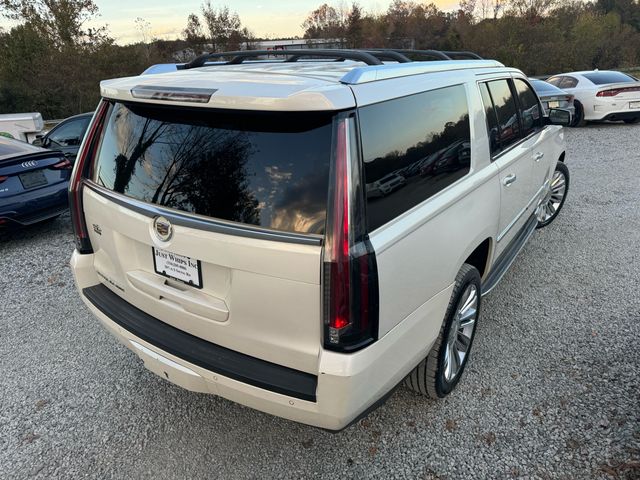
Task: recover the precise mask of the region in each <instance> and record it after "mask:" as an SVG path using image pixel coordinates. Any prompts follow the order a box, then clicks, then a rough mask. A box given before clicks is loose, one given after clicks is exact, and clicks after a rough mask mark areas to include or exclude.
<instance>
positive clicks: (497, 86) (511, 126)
mask: <svg viewBox="0 0 640 480" xmlns="http://www.w3.org/2000/svg"><path fill="white" fill-rule="evenodd" d="M487 85H488V87H489V92H490V93H491V98H492V99H493V105H494V106H495V110H496V115H497V117H498V128H499V140H500V147H501V148H502V150H504V149H505V148H507V147H509V146H510V145H512V144H514V143H516V142H517V141H518V140H519V139H520V122H519V121H518V110H517V108H516V102H515V99H514V98H513V95H512V94H511V89H510V88H509V82H508V81H507V80H494V81H492V82H488V83H487Z"/></svg>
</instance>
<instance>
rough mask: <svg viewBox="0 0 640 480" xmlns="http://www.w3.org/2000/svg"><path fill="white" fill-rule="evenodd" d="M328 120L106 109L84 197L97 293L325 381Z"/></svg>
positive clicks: (326, 116) (327, 115) (321, 116)
mask: <svg viewBox="0 0 640 480" xmlns="http://www.w3.org/2000/svg"><path fill="white" fill-rule="evenodd" d="M332 120H333V113H332V112H320V113H318V112H311V113H305V112H303V113H300V112H296V113H287V112H281V113H264V112H263V113H256V112H254V113H247V112H235V111H224V112H223V111H211V110H208V109H182V108H159V107H155V106H153V105H146V104H120V103H117V102H109V107H108V113H107V118H106V120H105V124H104V129H103V132H102V137H101V140H100V145H99V146H98V148H97V152H96V157H95V159H94V161H93V164H92V169H91V171H90V172H88V173H87V176H88V177H89V179H87V180H85V188H83V194H82V195H83V205H84V214H85V220H86V224H87V228H88V231H89V236H90V241H91V246H92V249H93V252H94V254H95V255H94V267H95V270H96V273H97V275H98V276H99V278H100V279H101V281H102V282H103V283H104V284H105V285H106V286H107V287H109V288H110V289H111V290H112V291H113V292H114V293H116V294H118V295H120V296H121V297H123V298H124V299H125V300H126V301H128V302H129V303H131V304H133V305H134V306H136V307H137V308H139V309H140V310H143V311H144V312H145V313H147V314H149V315H152V316H153V317H155V318H157V319H158V320H160V321H163V322H165V323H167V324H170V325H172V326H174V327H176V328H178V329H180V330H183V331H185V332H188V333H189V334H191V335H194V336H196V337H199V338H202V339H204V340H207V341H209V342H212V343H214V344H217V345H219V346H222V347H226V348H229V349H232V350H235V351H237V352H240V353H244V354H246V355H250V356H253V357H256V358H259V359H263V360H266V361H269V362H273V363H276V364H279V365H283V366H287V367H290V368H293V369H296V370H300V371H305V372H309V373H314V374H315V373H317V362H318V355H319V349H320V345H321V340H322V335H321V327H322V319H321V308H320V302H321V293H320V273H321V253H322V246H321V245H322V238H323V233H324V228H325V218H326V208H327V198H328V183H329V163H330V158H331V153H330V152H331V145H332V132H333V130H332V128H333V127H332V126H333V123H332Z"/></svg>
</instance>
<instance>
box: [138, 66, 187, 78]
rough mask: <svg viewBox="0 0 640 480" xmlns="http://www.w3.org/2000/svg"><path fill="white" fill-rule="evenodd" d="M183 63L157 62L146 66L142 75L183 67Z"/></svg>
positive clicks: (173, 70)
mask: <svg viewBox="0 0 640 480" xmlns="http://www.w3.org/2000/svg"><path fill="white" fill-rule="evenodd" d="M184 65H185V64H184V63H158V64H157V65H151V66H150V67H149V68H147V69H146V70H145V71H144V72H142V75H155V74H158V73H170V72H175V71H178V70H182V69H184Z"/></svg>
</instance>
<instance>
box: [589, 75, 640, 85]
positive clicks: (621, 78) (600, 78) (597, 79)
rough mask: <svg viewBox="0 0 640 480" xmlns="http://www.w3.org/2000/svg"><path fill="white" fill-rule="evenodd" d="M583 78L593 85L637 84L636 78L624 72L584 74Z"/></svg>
mask: <svg viewBox="0 0 640 480" xmlns="http://www.w3.org/2000/svg"><path fill="white" fill-rule="evenodd" d="M583 76H584V77H585V78H586V79H587V80H589V81H590V82H591V83H595V84H596V85H604V84H606V83H623V82H635V81H636V80H635V78H633V77H632V76H630V75H626V74H624V73H622V72H592V73H584V74H583Z"/></svg>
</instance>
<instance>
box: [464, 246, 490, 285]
mask: <svg viewBox="0 0 640 480" xmlns="http://www.w3.org/2000/svg"><path fill="white" fill-rule="evenodd" d="M493 244H494V242H493V239H492V238H491V237H486V238H484V239H483V240H482V241H480V242H479V243H478V242H476V243H475V245H476V246H475V248H473V250H471V252H469V253H468V254H467V256H466V258H465V260H464V261H463V262H462V264H465V263H467V264H469V265H471V266H473V267H475V268H476V270H478V272H479V273H480V278H484V277H485V275H486V274H487V272H488V271H489V269H490V268H489V267H490V266H489V259H490V258H491V253H492V251H493ZM460 268H462V265H460Z"/></svg>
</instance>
